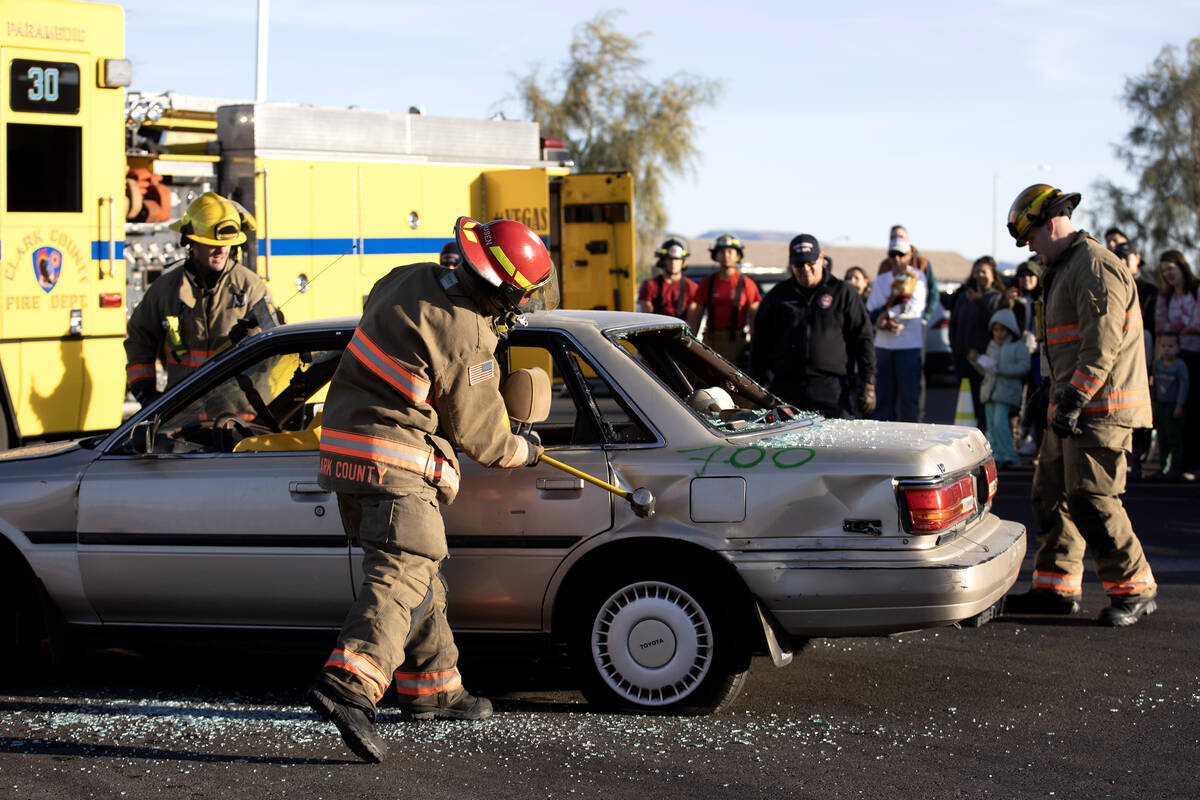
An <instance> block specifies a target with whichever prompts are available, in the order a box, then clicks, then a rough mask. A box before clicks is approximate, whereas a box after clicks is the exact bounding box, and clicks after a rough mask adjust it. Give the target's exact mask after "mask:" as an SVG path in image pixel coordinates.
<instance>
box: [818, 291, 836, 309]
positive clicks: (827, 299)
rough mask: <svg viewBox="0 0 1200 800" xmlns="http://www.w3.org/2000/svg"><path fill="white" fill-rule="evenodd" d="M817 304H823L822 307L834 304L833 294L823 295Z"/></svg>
mask: <svg viewBox="0 0 1200 800" xmlns="http://www.w3.org/2000/svg"><path fill="white" fill-rule="evenodd" d="M817 304H818V305H819V306H821V308H829V307H830V306H831V305H833V295H831V294H823V295H821V298H820V299H819V300H817Z"/></svg>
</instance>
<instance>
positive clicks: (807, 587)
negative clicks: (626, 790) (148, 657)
mask: <svg viewBox="0 0 1200 800" xmlns="http://www.w3.org/2000/svg"><path fill="white" fill-rule="evenodd" d="M354 325H355V320H354V319H339V320H330V321H323V322H310V323H302V324H297V325H286V326H283V327H280V328H276V329H274V330H271V331H268V332H266V333H262V334H260V335H258V336H255V337H252V338H250V339H248V340H246V341H244V342H243V343H242V344H241V345H239V346H238V347H237V348H234V349H232V350H230V351H227V352H226V353H224V354H222V355H221V356H219V357H218V358H216V359H214V360H213V361H212V362H210V363H209V364H208V365H206V366H205V367H204V368H203V369H201V370H200V371H198V372H197V373H196V374H195V375H193V376H192V377H191V378H190V379H188V380H187V381H185V382H184V383H182V384H180V385H179V386H177V387H175V388H174V389H172V390H171V391H169V392H167V393H166V394H165V395H164V396H163V397H162V398H160V399H159V400H158V401H156V402H155V403H154V404H152V405H150V406H148V407H147V408H145V409H143V410H142V411H140V412H139V413H138V414H137V415H135V416H134V417H132V418H131V419H130V420H129V421H128V422H127V423H126V424H125V425H123V426H122V427H121V428H119V429H118V430H117V431H115V432H114V433H112V434H110V435H108V436H104V437H97V438H93V439H86V440H81V441H77V442H64V443H53V444H46V445H39V446H35V447H30V448H24V449H18V450H12V451H8V452H6V453H3V454H0V570H2V574H0V585H2V586H3V589H2V590H0V637H2V638H0V646H2V647H4V648H6V649H12V648H22V647H25V646H27V645H28V644H29V643H30V642H31V641H32V640H34V639H36V638H38V637H41V636H42V635H44V634H47V633H49V634H51V635H53V636H61V637H67V636H72V635H76V634H86V635H88V636H89V637H91V638H93V639H94V638H99V639H105V638H106V637H111V636H115V635H117V634H118V633H122V634H124V633H128V632H129V631H131V630H132V631H145V632H150V631H154V632H164V631H166V632H171V633H174V634H180V633H183V634H185V635H187V634H189V633H193V632H195V633H196V634H199V633H200V632H203V633H204V634H205V635H206V636H207V637H209V638H211V636H212V634H214V633H216V634H218V635H220V634H222V633H226V634H230V635H233V634H234V633H245V632H246V631H252V632H254V631H260V632H268V631H269V632H272V633H288V632H291V633H304V632H308V633H314V632H315V633H317V634H319V636H320V637H321V638H322V640H323V643H322V644H321V645H318V649H321V647H323V646H324V645H327V643H328V640H329V639H331V638H332V634H333V632H334V631H335V630H336V629H337V627H338V626H339V625H340V623H341V620H342V618H343V616H344V615H345V613H346V611H347V609H348V607H349V606H350V604H351V602H352V601H353V596H354V591H355V587H357V586H358V585H359V581H360V577H361V576H360V574H359V570H360V558H359V555H360V554H359V552H358V551H357V550H356V548H352V547H350V546H349V545H348V544H347V542H346V539H345V537H344V536H343V534H342V530H341V525H340V522H339V519H338V514H337V510H336V502H335V498H334V497H333V496H331V495H330V494H329V493H327V492H325V491H323V490H322V489H321V488H320V487H319V486H318V485H317V480H316V476H317V454H316V450H317V443H318V441H319V435H320V421H321V407H322V401H323V399H324V395H325V391H326V389H327V387H328V382H329V379H330V377H331V376H332V374H333V370H334V368H335V366H336V364H337V361H338V359H339V357H340V355H341V352H342V349H343V347H344V346H345V345H346V343H347V342H348V341H349V339H350V336H351V334H352V333H353V330H354ZM499 358H500V363H502V364H504V365H505V370H506V371H507V372H512V371H517V370H520V369H522V368H532V367H540V368H541V369H542V370H544V371H545V373H546V374H547V375H548V376H550V382H549V383H550V387H551V397H550V403H549V409H548V412H547V413H546V414H544V415H543V416H544V419H540V420H539V421H536V422H534V423H533V428H534V429H535V430H536V431H537V432H538V433H539V435H540V436H541V439H542V442H543V443H544V444H545V446H546V448H547V453H548V454H549V455H551V456H552V457H553V458H555V459H557V460H558V461H561V462H563V463H565V464H568V465H570V466H571V467H573V468H575V469H577V470H579V471H581V472H583V473H586V474H587V475H589V476H594V477H598V478H599V479H600V480H601V482H605V483H609V484H612V485H613V487H614V488H616V489H617V490H618V492H619V494H618V493H614V492H612V491H608V490H605V489H604V488H600V487H598V486H597V485H595V484H593V483H592V482H590V481H586V480H584V479H582V478H579V477H576V476H575V475H572V474H568V473H566V472H564V471H561V470H560V469H557V468H555V467H554V466H552V465H550V464H548V463H543V464H539V465H538V466H536V467H533V468H528V469H520V470H488V469H484V468H482V467H480V466H479V465H476V464H473V463H470V462H464V463H463V481H462V491H461V493H460V495H459V497H458V499H457V500H456V501H455V502H454V503H453V504H452V505H449V506H446V507H444V508H443V509H442V513H443V515H444V517H445V522H446V531H447V534H448V537H449V542H450V550H451V558H450V559H449V560H448V561H447V562H446V566H445V572H446V577H447V583H448V584H449V587H450V619H451V622H452V623H453V625H454V626H455V630H456V632H457V635H458V636H459V637H460V641H461V642H462V643H463V646H464V647H465V648H468V649H469V648H470V647H472V642H473V641H483V640H487V641H490V642H494V641H495V640H496V639H497V638H499V639H500V640H502V641H504V642H505V643H506V644H507V645H508V647H507V649H508V650H510V651H511V650H512V649H513V648H514V647H515V648H529V649H530V652H535V651H539V652H551V653H558V652H566V653H568V654H569V657H570V658H571V659H572V661H573V667H574V669H573V674H576V675H578V678H579V681H580V683H581V684H582V688H583V689H584V691H585V693H586V695H587V697H588V698H589V700H591V701H592V702H595V703H597V704H601V705H604V706H606V707H619V708H624V709H633V710H643V711H659V712H671V713H704V712H709V711H712V710H714V709H716V708H719V707H721V706H722V705H724V704H726V703H728V702H729V701H730V700H731V699H732V698H733V697H734V696H735V695H736V693H737V690H738V688H739V687H740V686H741V684H742V681H743V680H744V677H745V673H746V670H747V669H748V665H749V661H750V656H751V655H752V654H754V653H760V652H765V653H769V654H770V655H771V656H772V658H773V659H774V661H775V663H776V664H777V665H779V666H783V665H785V664H787V663H788V662H790V660H791V658H792V652H793V649H794V648H796V647H797V646H798V645H799V644H802V643H803V641H804V640H806V639H807V638H809V637H814V636H844V635H855V636H858V635H868V634H891V633H896V632H902V631H910V630H917V629H922V628H930V627H935V626H942V625H951V624H955V623H959V622H961V621H963V620H970V621H975V622H979V621H986V619H987V618H988V617H989V615H990V613H991V609H992V608H993V607H994V606H995V604H996V603H997V602H998V601H999V600H1000V598H1001V597H1003V595H1004V594H1005V592H1006V591H1007V590H1008V588H1009V587H1010V586H1011V585H1012V583H1013V582H1014V581H1015V580H1016V577H1017V571H1018V569H1019V567H1020V565H1021V560H1022V558H1023V556H1024V553H1025V531H1024V528H1023V526H1021V525H1019V524H1017V523H1015V522H1009V521H1005V520H1001V519H999V518H997V517H996V516H995V515H993V514H992V513H990V507H991V501H992V499H993V497H994V496H995V493H996V471H995V465H994V463H993V461H992V456H991V453H990V451H989V449H988V445H987V442H986V440H985V439H984V437H983V436H982V435H981V434H980V433H979V431H977V430H975V429H973V428H972V429H967V428H956V427H946V426H937V425H909V424H900V423H878V422H863V421H844V420H825V419H822V418H820V417H816V416H812V415H807V414H802V413H799V412H797V411H796V410H795V409H793V408H791V407H790V406H787V405H784V404H782V403H781V402H780V401H779V400H778V399H777V398H775V397H773V396H772V395H770V394H768V393H767V392H766V391H765V390H764V389H762V388H761V387H760V386H758V385H757V384H755V383H754V382H753V381H751V380H750V379H749V378H748V377H746V376H745V375H744V374H742V373H741V372H739V371H737V369H736V368H734V367H732V366H731V365H729V364H728V363H726V362H725V361H723V360H722V359H721V358H720V357H719V356H717V355H716V354H715V353H714V352H713V351H711V350H709V349H708V348H707V347H705V346H704V345H703V344H701V343H700V342H698V341H697V340H696V339H695V338H693V337H692V336H691V335H690V334H689V332H688V331H687V328H686V326H685V325H684V324H683V323H682V322H680V321H678V320H672V319H669V318H666V317H659V316H652V315H644V314H625V313H615V312H594V311H588V312H583V311H555V312H550V313H547V314H541V315H534V316H532V317H531V318H530V325H529V326H528V327H525V328H520V329H517V330H514V331H513V332H512V333H511V334H510V336H509V338H508V340H507V342H505V343H504V344H503V345H502V351H501V352H500V353H499ZM634 489H646V490H648V491H649V494H652V495H653V510H654V513H653V515H652V516H647V515H646V512H647V511H648V508H646V507H645V498H646V493H645V492H642V493H639V495H638V496H639V497H640V498H641V500H642V505H641V507H635V505H634V504H632V503H630V502H628V501H627V500H626V499H624V498H623V497H622V495H625V494H626V493H630V492H632V490H634ZM635 512H640V513H635ZM475 634H479V635H480V636H475ZM6 655H7V654H6Z"/></svg>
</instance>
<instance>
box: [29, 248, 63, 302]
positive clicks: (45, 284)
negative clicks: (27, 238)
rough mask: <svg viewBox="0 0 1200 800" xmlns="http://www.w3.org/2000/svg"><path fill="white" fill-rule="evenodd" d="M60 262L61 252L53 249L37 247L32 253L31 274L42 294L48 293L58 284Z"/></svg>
mask: <svg viewBox="0 0 1200 800" xmlns="http://www.w3.org/2000/svg"><path fill="white" fill-rule="evenodd" d="M62 262H63V255H62V252H61V251H59V250H57V249H55V248H53V247H39V248H38V249H37V250H34V251H33V274H34V276H35V277H36V278H37V282H38V286H41V287H42V291H43V292H49V291H50V290H51V289H53V288H54V285H55V284H56V283H58V276H59V275H60V274H61V273H62Z"/></svg>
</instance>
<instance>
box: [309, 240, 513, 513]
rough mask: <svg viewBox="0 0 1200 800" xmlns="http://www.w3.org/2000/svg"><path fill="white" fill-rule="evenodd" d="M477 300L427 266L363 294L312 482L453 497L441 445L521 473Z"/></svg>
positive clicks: (452, 473)
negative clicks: (426, 489)
mask: <svg viewBox="0 0 1200 800" xmlns="http://www.w3.org/2000/svg"><path fill="white" fill-rule="evenodd" d="M483 302H484V300H483V298H482V297H481V296H479V295H478V294H477V293H476V290H475V289H474V288H473V287H472V286H470V285H468V284H467V283H466V281H465V280H463V279H462V278H460V274H459V273H457V272H455V271H454V270H451V269H448V268H446V267H441V266H439V265H437V264H414V265H412V266H405V267H397V268H396V269H394V270H392V271H391V272H390V273H388V274H387V275H385V276H384V277H383V278H381V279H380V280H379V281H378V282H377V283H376V284H375V286H374V288H373V289H372V290H371V294H370V296H369V297H368V298H367V302H366V306H365V307H364V309H363V316H362V319H361V320H360V321H359V323H358V328H357V329H356V330H355V332H354V337H353V338H352V339H351V341H350V344H349V345H347V347H346V351H345V353H343V355H342V359H341V362H340V363H339V364H338V368H337V372H336V373H334V376H333V381H332V383H331V384H330V386H329V395H328V397H327V399H326V401H325V408H324V413H323V416H322V430H321V460H320V466H319V468H318V481H319V482H320V484H321V486H323V487H325V488H326V489H333V490H334V491H341V492H350V493H355V494H371V493H378V492H383V493H387V494H405V493H407V492H409V491H412V490H413V488H415V487H416V486H417V485H423V484H427V485H430V486H433V487H434V488H436V489H437V493H438V500H439V501H441V502H443V503H449V502H450V501H451V500H453V499H454V496H455V495H456V494H458V487H459V468H458V459H457V456H456V455H455V452H454V448H453V446H452V445H451V442H453V443H454V444H455V445H457V446H458V447H459V448H461V449H462V450H463V452H465V453H466V454H467V455H468V456H469V457H471V458H472V459H474V460H476V461H478V462H480V463H481V464H484V465H485V466H488V467H502V468H512V467H519V466H522V465H523V464H524V463H525V462H526V461H527V460H528V458H529V444H528V442H527V441H526V440H525V439H524V438H523V437H521V436H516V435H514V434H513V433H512V431H511V430H510V428H509V421H508V414H507V412H506V411H505V408H504V399H503V398H502V397H501V396H500V365H499V364H498V363H497V361H496V355H495V351H496V345H497V343H498V340H497V338H496V334H495V332H494V331H493V329H492V323H491V318H490V317H488V316H485V315H484V314H482V313H481V312H480V308H481V307H482V304H483Z"/></svg>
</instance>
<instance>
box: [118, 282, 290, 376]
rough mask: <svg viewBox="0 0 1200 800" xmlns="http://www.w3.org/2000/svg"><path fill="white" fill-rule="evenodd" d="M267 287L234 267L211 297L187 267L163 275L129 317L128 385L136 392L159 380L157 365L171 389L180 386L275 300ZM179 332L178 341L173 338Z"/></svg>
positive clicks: (127, 334) (126, 359)
mask: <svg viewBox="0 0 1200 800" xmlns="http://www.w3.org/2000/svg"><path fill="white" fill-rule="evenodd" d="M270 296H271V293H270V291H269V290H268V289H267V285H266V284H265V283H264V282H263V280H262V278H260V277H259V276H258V275H257V274H256V273H254V272H252V271H251V270H249V269H247V268H246V267H243V266H242V265H241V264H232V263H231V264H229V265H228V266H226V267H225V269H223V270H222V271H221V276H220V277H219V278H218V279H217V282H216V285H214V286H213V287H212V289H210V290H208V291H207V292H206V291H205V290H204V289H203V288H202V287H201V286H200V284H199V282H198V281H197V280H196V277H195V275H194V274H193V273H192V272H191V270H188V269H186V268H185V267H184V265H183V264H180V265H178V266H175V267H172V268H171V269H169V270H167V271H166V272H164V273H163V274H162V276H161V277H160V278H159V279H158V280H156V281H155V282H154V283H152V284H150V288H149V289H148V290H147V291H146V296H145V297H143V298H142V302H140V303H138V306H137V308H135V309H134V310H133V314H132V315H130V317H129V323H128V324H127V325H126V327H125V333H126V336H125V361H126V367H125V379H126V382H127V383H128V385H129V386H130V388H132V387H133V385H134V384H135V383H137V382H139V381H145V380H149V381H153V380H154V372H155V370H154V362H155V361H156V360H160V359H161V360H162V362H163V365H164V366H165V367H166V370H167V386H174V385H175V384H177V383H179V382H180V381H181V380H183V379H184V378H186V377H187V376H188V375H190V374H192V373H193V372H195V371H196V369H197V368H198V367H200V366H201V365H202V364H204V362H206V361H208V359H210V358H212V357H213V356H214V355H216V354H217V353H218V352H220V351H221V350H222V349H223V348H224V347H225V346H226V345H227V344H228V342H229V330H230V328H232V327H233V326H234V324H235V323H237V321H238V320H240V319H242V318H244V317H245V316H246V315H248V314H249V313H250V309H251V308H253V307H254V304H255V303H257V302H258V301H259V300H262V299H263V298H268V299H269V298H270ZM173 331H178V341H172V338H173V336H172V332H173Z"/></svg>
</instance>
